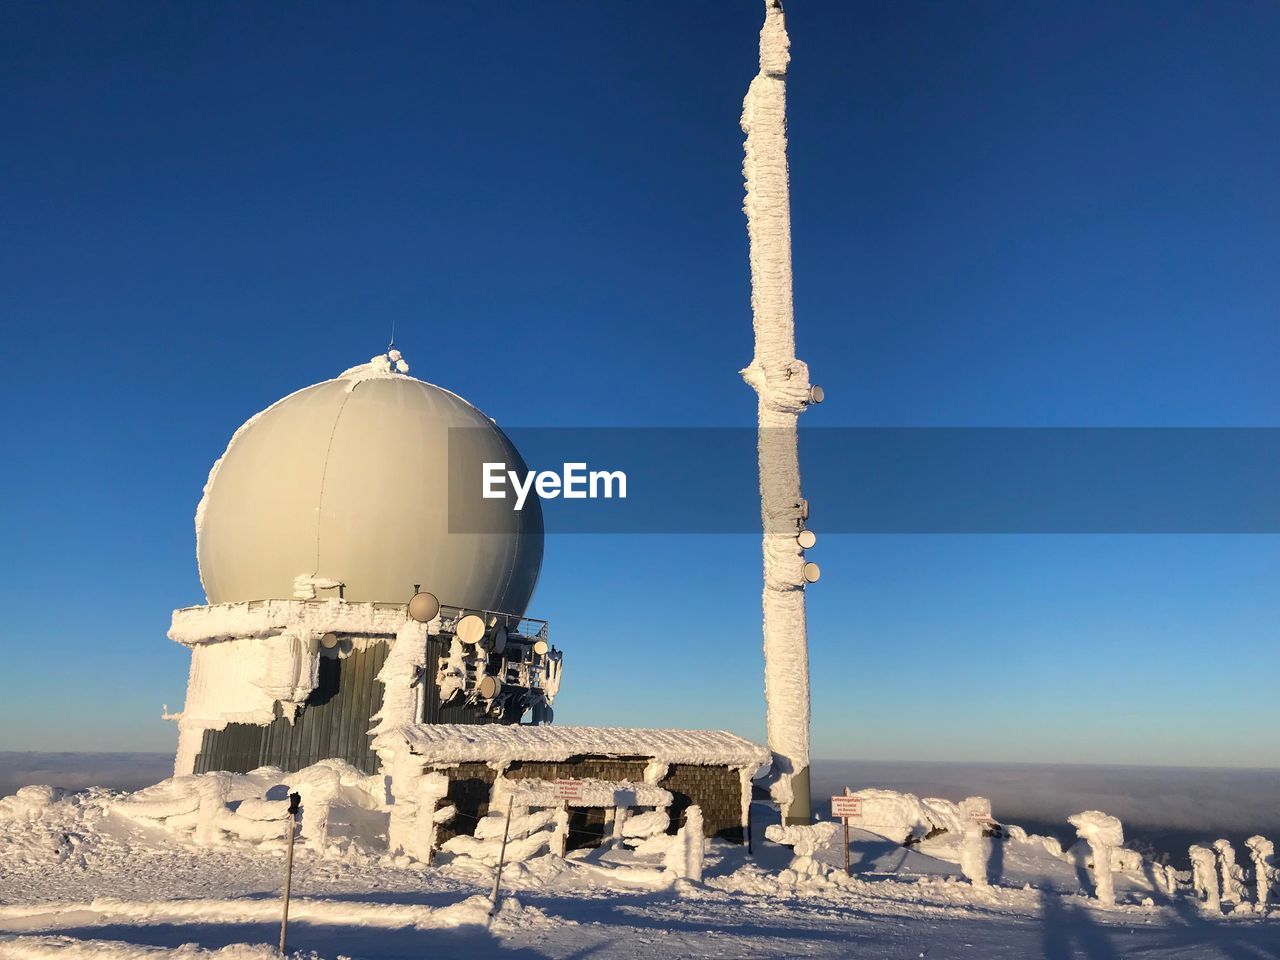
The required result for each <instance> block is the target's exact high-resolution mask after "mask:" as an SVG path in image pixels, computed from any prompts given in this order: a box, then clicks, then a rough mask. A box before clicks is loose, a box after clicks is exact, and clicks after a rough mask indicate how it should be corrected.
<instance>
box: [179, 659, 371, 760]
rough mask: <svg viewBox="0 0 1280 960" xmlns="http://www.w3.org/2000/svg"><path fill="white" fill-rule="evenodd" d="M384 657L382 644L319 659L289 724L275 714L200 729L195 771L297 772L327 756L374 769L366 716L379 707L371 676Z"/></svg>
mask: <svg viewBox="0 0 1280 960" xmlns="http://www.w3.org/2000/svg"><path fill="white" fill-rule="evenodd" d="M386 659H387V644H385V643H372V644H370V645H369V646H368V647H367V648H366V649H364V650H353V651H352V652H351V655H350V656H348V657H347V658H346V659H345V660H338V659H330V658H328V657H325V658H322V659H321V661H320V683H319V685H318V686H317V687H316V689H315V690H313V691H312V693H311V696H310V697H309V698H308V699H307V703H306V705H305V706H303V707H302V708H301V709H300V710H299V711H298V716H297V717H296V718H295V719H294V721H293V723H290V722H289V721H288V720H286V719H284V718H283V717H280V718H277V719H276V720H275V721H273V722H272V723H270V724H268V725H266V726H256V725H254V724H250V723H229V724H227V726H226V728H225V729H222V730H206V731H205V733H204V740H203V742H202V743H201V748H200V755H199V756H198V757H196V767H195V769H196V773H205V772H207V771H209V770H230V771H231V772H233V773H247V772H248V771H250V770H253V769H255V768H257V767H266V766H271V767H280V768H281V769H282V770H301V769H302V768H303V767H306V766H310V765H311V764H313V763H315V762H316V761H317V760H324V759H327V758H330V757H334V758H337V759H339V760H346V761H347V762H348V763H349V764H351V765H352V766H353V767H357V768H359V769H361V770H363V771H365V772H366V773H375V772H377V769H378V758H377V756H376V755H375V754H374V753H373V751H372V750H371V749H369V727H370V726H371V724H370V722H369V718H370V717H372V716H373V715H374V714H375V713H377V712H378V709H379V708H380V707H381V706H382V684H380V683H378V682H376V678H377V676H378V671H379V670H381V669H382V664H383V662H384V661H385V660H386Z"/></svg>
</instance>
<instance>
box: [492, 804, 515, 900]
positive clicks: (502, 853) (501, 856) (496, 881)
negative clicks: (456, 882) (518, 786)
mask: <svg viewBox="0 0 1280 960" xmlns="http://www.w3.org/2000/svg"><path fill="white" fill-rule="evenodd" d="M515 799H516V796H515V794H514V793H513V794H511V795H510V796H508V797H507V823H506V825H505V826H504V827H503V828H502V847H501V849H499V850H498V869H497V870H496V871H494V874H493V895H492V896H491V897H490V900H491V901H492V903H493V906H492V907H490V908H489V914H490V915H493V914H495V913H497V912H498V888H499V887H500V886H501V885H502V865H503V862H504V861H505V860H506V859H507V838H508V837H509V836H511V808H512V805H513V804H514V803H515Z"/></svg>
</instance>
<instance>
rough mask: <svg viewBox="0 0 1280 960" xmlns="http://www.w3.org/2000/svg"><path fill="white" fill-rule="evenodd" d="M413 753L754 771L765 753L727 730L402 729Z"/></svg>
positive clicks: (456, 758) (452, 758)
mask: <svg viewBox="0 0 1280 960" xmlns="http://www.w3.org/2000/svg"><path fill="white" fill-rule="evenodd" d="M400 732H401V734H402V735H403V737H404V740H405V742H406V743H407V744H408V745H409V750H410V752H411V753H413V754H415V755H417V756H419V757H424V758H426V759H427V760H429V761H430V762H432V763H438V764H450V763H468V762H475V761H483V762H488V761H499V762H500V761H504V760H534V761H537V760H545V761H558V760H568V759H569V758H570V757H581V756H591V757H642V758H644V759H648V760H657V761H659V762H661V763H692V764H698V765H701V766H729V767H755V766H758V765H760V764H762V763H767V762H768V761H769V751H768V750H767V749H765V748H764V747H762V746H760V745H759V744H757V743H752V742H751V741H750V740H744V739H743V738H742V737H739V736H738V735H737V734H733V733H729V732H728V731H727V730H655V729H645V728H633V727H561V726H518V725H517V726H507V725H504V724H496V723H495V724H483V725H480V724H459V723H434V724H413V725H410V726H406V727H402V728H401V731H400Z"/></svg>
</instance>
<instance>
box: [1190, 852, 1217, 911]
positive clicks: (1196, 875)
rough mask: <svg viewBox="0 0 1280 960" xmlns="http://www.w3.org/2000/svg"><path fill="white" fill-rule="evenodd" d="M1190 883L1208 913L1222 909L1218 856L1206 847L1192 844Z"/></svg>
mask: <svg viewBox="0 0 1280 960" xmlns="http://www.w3.org/2000/svg"><path fill="white" fill-rule="evenodd" d="M1189 852H1190V854H1191V885H1192V887H1193V888H1194V890H1195V893H1196V896H1197V897H1199V898H1200V899H1201V900H1203V901H1204V906H1205V909H1206V910H1208V911H1209V912H1210V913H1220V912H1221V911H1222V899H1221V897H1220V896H1219V894H1218V858H1217V856H1216V855H1215V854H1214V852H1213V851H1212V850H1210V849H1209V848H1208V847H1202V846H1199V845H1195V846H1192V847H1191V849H1190V851H1189Z"/></svg>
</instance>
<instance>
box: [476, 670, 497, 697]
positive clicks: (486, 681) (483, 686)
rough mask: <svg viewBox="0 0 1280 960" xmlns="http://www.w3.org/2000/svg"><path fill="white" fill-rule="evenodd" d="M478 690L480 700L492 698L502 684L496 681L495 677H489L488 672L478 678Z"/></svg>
mask: <svg viewBox="0 0 1280 960" xmlns="http://www.w3.org/2000/svg"><path fill="white" fill-rule="evenodd" d="M478 690H479V693H480V698H481V699H482V700H492V699H493V698H494V697H496V696H497V695H498V694H499V693H501V692H502V684H501V683H500V682H499V681H498V678H497V677H491V676H489V675H488V674H485V675H484V676H483V677H481V678H480V686H479V688H478Z"/></svg>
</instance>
